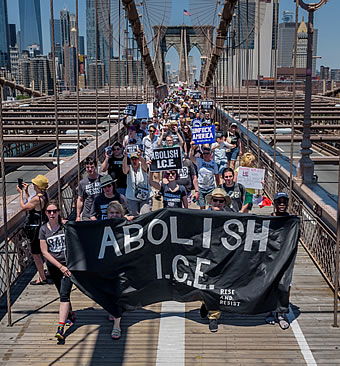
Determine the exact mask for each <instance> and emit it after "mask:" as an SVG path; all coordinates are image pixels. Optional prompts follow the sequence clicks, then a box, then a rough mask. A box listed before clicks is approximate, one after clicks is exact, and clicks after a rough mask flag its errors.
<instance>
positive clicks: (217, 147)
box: [211, 141, 229, 163]
mask: <svg viewBox="0 0 340 366" xmlns="http://www.w3.org/2000/svg"><path fill="white" fill-rule="evenodd" d="M211 147H212V148H214V160H215V161H216V163H220V162H221V161H222V160H226V159H227V157H226V151H227V150H229V144H227V143H225V142H224V141H221V144H219V143H218V142H214V143H213V144H212V145H211Z"/></svg>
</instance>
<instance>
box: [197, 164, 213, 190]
mask: <svg viewBox="0 0 340 366" xmlns="http://www.w3.org/2000/svg"><path fill="white" fill-rule="evenodd" d="M196 165H197V173H198V174H197V177H198V186H199V188H202V189H204V190H211V189H214V188H215V176H214V175H215V174H218V168H217V165H216V163H215V162H214V160H211V161H205V160H204V159H202V158H196Z"/></svg>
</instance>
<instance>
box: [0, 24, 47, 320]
mask: <svg viewBox="0 0 340 366" xmlns="http://www.w3.org/2000/svg"><path fill="white" fill-rule="evenodd" d="M52 19H53V18H52ZM52 23H53V22H52ZM2 97H3V88H2V86H1V85H0V151H1V177H2V217H3V223H4V236H5V268H6V294H7V325H8V326H10V327H11V326H12V307H11V287H10V274H9V256H8V232H7V197H6V172H5V146H4V130H3V121H2Z"/></svg>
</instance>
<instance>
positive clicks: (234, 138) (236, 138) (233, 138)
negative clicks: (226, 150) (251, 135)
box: [225, 131, 241, 148]
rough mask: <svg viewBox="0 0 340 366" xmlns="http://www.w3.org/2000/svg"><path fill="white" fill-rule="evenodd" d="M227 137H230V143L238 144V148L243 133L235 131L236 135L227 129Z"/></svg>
mask: <svg viewBox="0 0 340 366" xmlns="http://www.w3.org/2000/svg"><path fill="white" fill-rule="evenodd" d="M225 137H226V138H228V137H230V139H231V141H230V143H231V144H232V145H236V148H238V147H239V146H238V145H239V139H240V138H241V135H240V134H239V133H238V132H237V131H235V135H233V134H231V133H230V131H227V133H226V134H225Z"/></svg>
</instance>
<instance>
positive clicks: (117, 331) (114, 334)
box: [111, 328, 122, 339]
mask: <svg viewBox="0 0 340 366" xmlns="http://www.w3.org/2000/svg"><path fill="white" fill-rule="evenodd" d="M121 335H122V330H121V329H120V328H113V329H112V332H111V337H112V339H119V338H120V337H121Z"/></svg>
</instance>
